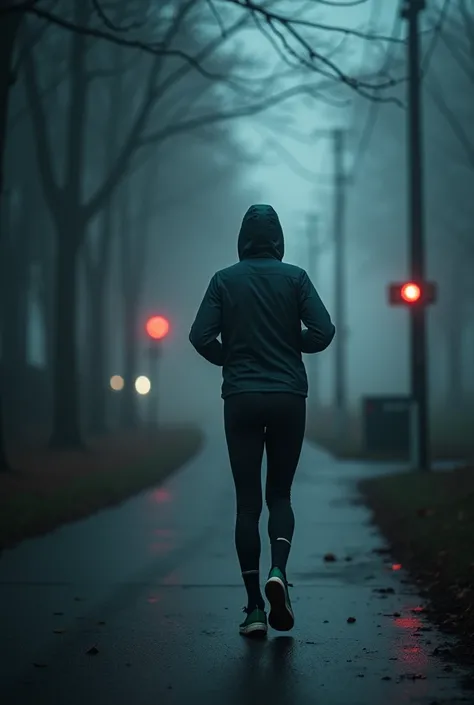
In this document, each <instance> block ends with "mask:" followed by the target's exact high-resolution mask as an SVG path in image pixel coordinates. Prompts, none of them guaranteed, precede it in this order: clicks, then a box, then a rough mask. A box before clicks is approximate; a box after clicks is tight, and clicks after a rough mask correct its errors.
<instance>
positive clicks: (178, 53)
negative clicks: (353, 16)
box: [0, 0, 395, 446]
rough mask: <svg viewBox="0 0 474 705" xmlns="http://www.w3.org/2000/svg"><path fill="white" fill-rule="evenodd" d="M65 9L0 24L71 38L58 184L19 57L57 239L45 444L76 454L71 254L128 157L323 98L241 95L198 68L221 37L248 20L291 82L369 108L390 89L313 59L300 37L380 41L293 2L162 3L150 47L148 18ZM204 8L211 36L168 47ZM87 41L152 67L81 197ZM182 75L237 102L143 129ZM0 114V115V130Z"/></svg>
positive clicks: (35, 6) (32, 11)
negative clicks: (295, 101) (193, 48)
mask: <svg viewBox="0 0 474 705" xmlns="http://www.w3.org/2000/svg"><path fill="white" fill-rule="evenodd" d="M132 4H133V3H132ZM72 5H73V14H72V16H71V17H69V16H66V15H59V14H57V12H56V11H55V6H54V5H53V6H52V7H51V6H50V3H48V2H41V0H36V1H35V0H25V2H21V1H18V2H8V1H7V2H3V3H2V4H1V5H0V15H2V14H3V15H4V18H3V19H2V24H4V19H5V18H6V20H7V23H11V27H12V28H14V31H13V32H10V37H12V38H13V39H14V38H15V36H16V34H17V31H18V27H19V24H20V19H21V18H23V17H24V16H25V15H29V16H31V15H34V16H36V17H37V18H41V19H43V20H44V21H47V22H48V23H50V24H53V25H55V26H56V27H58V28H61V29H63V30H65V31H67V32H69V33H70V52H69V60H68V64H69V93H70V104H69V110H68V115H67V119H66V129H67V136H66V142H65V146H66V149H65V154H66V164H65V168H64V175H63V178H62V179H61V178H59V177H58V174H57V169H56V157H55V151H56V145H54V144H53V140H52V136H51V133H50V130H49V129H48V119H47V112H46V106H45V103H44V101H43V92H42V89H41V85H40V80H39V76H38V69H37V64H36V61H35V50H34V49H32V50H31V51H27V52H26V53H25V56H24V57H22V67H23V69H24V72H23V75H24V77H25V84H26V89H27V94H28V99H29V105H30V109H31V111H32V114H33V116H34V129H35V140H36V147H37V153H38V158H39V165H40V170H41V174H42V184H43V189H44V196H45V200H46V203H47V204H48V208H49V210H50V213H51V215H52V218H53V222H54V226H55V233H56V245H57V260H56V273H55V292H56V293H55V332H56V336H55V344H54V360H53V370H54V422H53V434H52V438H51V443H52V445H56V446H57V445H67V446H77V445H81V442H82V441H81V434H80V430H79V410H78V394H77V355H76V349H75V347H76V346H75V343H76V340H75V321H76V309H77V296H76V288H77V282H76V275H77V260H78V255H79V252H80V251H81V248H82V246H83V244H84V242H85V239H86V234H87V231H88V226H89V224H90V223H91V222H92V221H93V219H94V218H96V217H97V215H98V214H99V213H100V212H101V211H102V210H103V209H104V208H107V207H108V204H109V202H110V198H111V197H112V195H113V194H114V192H115V190H116V189H117V188H118V187H119V185H120V182H121V180H122V179H123V177H124V175H125V174H126V171H127V168H128V167H129V165H130V163H131V161H132V159H133V158H134V155H135V154H136V152H137V150H139V149H140V148H143V147H144V146H149V145H151V144H154V143H156V142H159V141H162V140H164V139H167V138H169V137H170V136H173V135H179V134H181V133H183V132H185V131H188V130H190V129H196V128H199V127H201V126H203V125H209V124H216V123H218V122H222V121H225V120H230V119H235V118H236V117H239V116H244V115H252V114H255V113H257V112H259V111H262V110H265V109H266V108H268V107H271V106H273V105H277V104H278V103H280V102H281V101H283V100H285V99H288V98H291V97H293V96H295V95H298V94H300V93H304V92H306V93H307V94H309V95H311V96H321V97H322V96H323V91H322V84H321V82H319V83H316V84H314V83H310V82H309V83H307V84H301V81H300V80H298V83H297V84H296V85H293V86H291V87H289V88H288V87H287V88H285V89H284V90H281V91H279V92H277V93H274V92H273V93H272V91H271V90H270V91H269V92H267V94H266V95H265V96H264V97H259V96H261V94H262V92H261V87H262V85H264V83H263V82H262V81H260V82H254V86H253V90H252V89H250V90H249V88H248V84H249V76H245V75H242V76H238V75H235V76H229V75H228V74H227V75H225V74H222V73H219V71H217V70H214V71H212V70H210V69H209V68H208V67H207V66H206V61H207V59H208V58H209V57H210V56H211V55H212V54H213V53H214V52H215V51H217V50H218V49H219V48H220V47H221V46H223V45H224V44H225V43H226V42H227V41H228V40H229V38H231V37H233V36H235V35H236V34H237V33H238V31H240V29H242V28H243V27H245V26H247V25H248V23H249V22H254V23H256V25H257V26H258V28H259V30H260V31H261V32H262V33H263V34H264V35H265V36H267V37H269V39H270V41H271V42H272V45H273V46H274V47H275V49H276V51H277V52H278V53H279V54H280V55H281V57H282V59H283V60H285V61H286V62H287V63H289V64H290V66H291V67H292V69H293V70H294V71H295V76H298V77H300V75H301V73H300V71H301V67H303V68H305V69H308V70H310V71H312V72H316V73H317V74H318V75H319V76H324V77H325V78H326V79H327V80H326V83H325V84H324V85H325V86H327V83H328V81H333V80H335V81H336V82H339V83H340V84H342V85H345V86H347V87H348V88H349V89H351V90H354V91H356V92H358V93H360V94H361V95H364V96H366V97H367V98H370V99H372V100H376V101H385V100H391V98H390V97H388V98H387V97H385V95H384V90H385V89H386V88H390V87H392V86H393V85H394V83H395V81H393V80H392V79H386V78H383V79H381V78H377V77H375V78H374V80H360V79H357V80H355V79H353V78H351V77H350V76H348V75H347V74H346V73H345V72H344V71H342V70H341V69H340V68H339V67H338V65H337V64H336V63H335V62H334V60H333V58H332V56H331V52H329V51H328V52H327V53H326V54H321V53H319V52H317V51H315V50H314V49H313V48H312V47H313V45H315V42H314V41H312V40H310V39H308V38H307V32H309V31H311V32H319V33H324V34H326V35H327V34H328V33H331V34H334V36H342V37H344V36H347V35H353V36H358V37H359V38H361V39H367V40H374V41H377V40H379V39H380V37H377V36H375V35H373V34H370V33H366V32H362V31H355V30H347V29H345V28H343V27H331V26H329V25H323V24H321V23H318V22H317V21H316V20H314V19H312V18H309V19H301V17H300V15H301V8H302V7H303V5H302V4H300V3H299V4H298V5H299V7H298V11H296V10H295V12H294V13H292V14H291V16H286V15H283V14H281V13H278V12H277V11H276V9H275V8H276V7H277V5H278V3H276V2H262V3H260V4H258V5H257V4H256V3H252V2H247V1H246V2H238V1H237V0H235V1H234V0H221V2H214V3H212V2H208V3H198V2H197V1H196V0H187V2H180V3H177V4H176V3H162V9H163V10H166V15H167V17H169V11H170V9H172V6H175V8H176V12H175V14H174V16H173V17H172V19H171V21H169V22H168V24H167V26H166V31H165V32H164V34H161V35H160V37H159V39H158V40H157V39H156V38H155V37H153V31H151V38H148V39H147V40H146V41H145V40H143V39H140V38H138V36H137V32H143V30H144V28H145V27H147V25H148V26H149V15H144V16H143V17H142V18H141V19H140V21H133V22H128V23H127V22H124V23H120V22H118V21H114V22H112V21H111V20H110V18H109V16H108V14H107V13H106V11H105V9H104V6H103V5H102V4H101V3H99V2H98V1H94V2H90V3H89V2H86V1H85V0H82V1H80V0H73V2H72ZM304 5H306V6H308V3H304ZM204 6H205V7H206V8H207V10H208V11H209V16H208V20H207V22H208V26H209V27H211V26H213V27H214V29H215V28H217V29H218V36H217V37H214V38H213V39H212V40H210V41H209V42H208V43H207V44H206V45H205V46H204V47H203V48H202V49H201V50H199V51H198V52H197V53H194V54H193V53H187V52H185V51H183V50H182V49H181V48H180V47H179V46H174V45H173V39H174V38H175V36H176V35H177V34H178V33H179V31H180V28H181V26H182V25H183V23H184V20H185V19H186V17H187V16H188V15H189V14H190V13H191V11H192V10H197V11H198V12H199V13H200V14H199V18H201V16H202V12H203V7H204ZM231 6H233V9H234V10H235V11H237V12H238V13H239V15H238V16H237V17H235V14H232V13H228V10H229V9H232V8H231ZM155 19H156V17H155ZM153 29H154V28H153V27H152V30H153ZM145 34H146V32H145ZM91 37H92V38H95V39H102V40H105V41H108V42H112V43H115V44H117V45H120V46H124V47H128V48H130V49H137V50H140V51H141V52H143V53H144V54H148V55H150V57H151V64H150V69H149V72H148V80H147V85H146V88H145V91H144V93H143V98H142V102H141V105H140V107H139V109H138V110H137V112H136V115H135V119H134V120H133V123H132V124H131V126H130V129H129V132H128V134H127V135H126V136H125V138H124V140H123V143H122V145H121V149H120V150H119V152H118V154H117V155H116V158H115V160H114V162H113V164H112V165H111V167H110V169H109V171H108V173H107V175H106V176H105V178H104V180H103V182H102V183H101V184H99V185H98V187H97V188H96V190H95V192H94V193H92V194H90V195H89V197H88V198H86V197H85V191H86V189H85V183H84V174H85V171H86V170H85V169H84V167H85V159H86V150H85V142H86V126H87V120H86V117H87V114H88V108H89V99H90V90H89V89H90V83H91V80H93V75H92V74H93V72H92V71H91V69H90V67H89V66H88V62H87V46H88V44H87V42H88V41H89V39H90V38H91ZM13 39H12V42H11V44H10V45H9V49H8V51H7V50H6V49H5V57H6V58H5V57H4V61H3V62H2V66H3V67H4V66H5V65H7V59H8V61H10V60H11V56H12V47H13ZM295 46H296V49H295ZM3 49H4V45H3V43H2V50H3ZM165 57H167V58H168V59H169V60H174V61H179V62H181V65H180V66H179V68H177V69H176V70H175V71H171V72H169V73H168V74H167V75H166V76H165V78H164V79H163V80H162V81H161V82H157V78H158V77H160V76H161V73H162V68H163V61H164V58H165ZM10 64H11V61H10ZM190 71H196V72H199V73H201V74H202V75H203V76H205V77H206V78H207V79H208V80H213V81H220V82H225V83H226V84H227V86H228V88H229V90H231V91H233V92H234V95H235V96H236V100H234V101H233V104H232V105H231V106H230V107H229V109H227V110H225V111H222V112H220V113H216V112H209V113H208V114H206V113H201V114H196V115H191V116H190V117H189V118H187V119H184V120H181V121H178V122H176V123H174V124H173V123H169V124H167V125H162V126H161V127H160V128H159V129H158V130H154V131H153V132H149V131H147V127H148V125H149V122H150V117H151V116H152V115H153V111H154V109H155V107H156V105H157V103H158V101H160V104H161V103H162V101H163V97H164V96H166V94H167V92H168V91H169V90H170V88H171V87H173V86H174V85H175V84H176V82H178V81H179V80H181V79H182V78H183V77H185V76H187V75H189V73H190ZM4 78H5V77H4ZM0 79H1V76H0ZM0 82H2V81H0ZM8 85H9V83H8V81H6V80H3V82H2V86H1V87H0V88H1V91H0V92H1V93H2V94H5V96H6V95H7V94H8ZM272 85H274V84H270V88H272ZM0 97H1V96H0ZM3 107H4V106H3V103H2V104H1V105H0V110H1V112H2V115H3V118H4V117H5V110H3ZM2 115H0V126H1V118H2ZM0 147H1V142H0ZM0 154H1V151H0ZM104 222H105V221H104ZM104 228H105V226H104ZM106 244H107V238H105V240H104V245H106Z"/></svg>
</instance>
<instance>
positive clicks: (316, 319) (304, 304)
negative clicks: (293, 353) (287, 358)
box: [299, 271, 336, 353]
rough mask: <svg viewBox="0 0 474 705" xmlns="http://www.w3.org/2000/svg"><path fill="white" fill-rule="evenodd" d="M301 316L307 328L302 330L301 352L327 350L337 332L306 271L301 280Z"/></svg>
mask: <svg viewBox="0 0 474 705" xmlns="http://www.w3.org/2000/svg"><path fill="white" fill-rule="evenodd" d="M299 307H300V318H301V320H302V321H303V323H304V325H305V326H306V329H304V330H302V331H301V352H303V353H317V352H322V351H323V350H325V349H326V348H327V347H328V345H329V344H330V343H331V342H332V339H333V338H334V335H335V333H336V328H335V327H334V325H333V323H332V321H331V317H330V315H329V313H328V311H327V309H326V307H325V305H324V304H323V302H322V301H321V299H320V297H319V294H318V292H317V291H316V289H315V288H314V286H313V283H312V281H311V279H310V278H309V277H308V275H307V274H306V272H305V271H303V272H302V275H301V278H300V280H299Z"/></svg>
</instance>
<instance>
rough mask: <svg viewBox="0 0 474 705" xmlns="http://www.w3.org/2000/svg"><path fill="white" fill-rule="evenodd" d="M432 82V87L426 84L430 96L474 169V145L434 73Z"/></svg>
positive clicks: (431, 76) (432, 73) (431, 78)
mask: <svg viewBox="0 0 474 705" xmlns="http://www.w3.org/2000/svg"><path fill="white" fill-rule="evenodd" d="M430 82H431V85H430V83H425V85H426V89H427V91H428V93H429V95H430V96H431V98H432V100H433V102H434V103H435V105H436V107H437V108H438V110H439V111H440V113H441V114H442V115H443V116H444V118H445V119H446V120H447V122H448V124H449V126H450V127H451V130H452V131H453V133H454V135H455V136H456V138H457V139H458V141H459V142H460V144H461V145H462V147H463V148H464V151H465V156H466V158H467V160H468V162H469V164H470V166H471V167H472V168H474V144H473V143H472V142H471V140H470V139H469V135H468V133H467V132H466V130H465V129H464V127H463V125H462V124H461V122H460V121H459V119H458V117H457V115H456V113H455V112H454V111H453V110H452V108H451V107H450V105H449V103H448V101H447V100H446V99H445V97H444V95H443V90H442V87H441V84H440V82H439V80H438V78H437V77H436V75H435V74H434V72H433V71H431V75H430Z"/></svg>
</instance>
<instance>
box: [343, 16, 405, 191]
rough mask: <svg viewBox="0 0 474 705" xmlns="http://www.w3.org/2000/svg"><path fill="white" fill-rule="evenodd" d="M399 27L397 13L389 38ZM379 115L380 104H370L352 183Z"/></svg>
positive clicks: (389, 59) (385, 67)
mask: <svg viewBox="0 0 474 705" xmlns="http://www.w3.org/2000/svg"><path fill="white" fill-rule="evenodd" d="M400 25H401V18H400V15H399V14H398V12H397V13H396V14H395V19H394V21H393V26H392V31H391V37H392V39H395V38H396V37H397V36H398V34H399V31H400ZM394 51H395V47H394V45H392V46H391V48H390V49H389V51H388V52H387V55H386V58H385V61H384V63H383V66H382V69H381V70H382V71H383V72H385V71H388V69H389V67H390V64H391V63H392V60H393V55H394ZM379 114H380V103H371V104H370V105H369V109H368V115H367V120H366V121H365V125H364V127H363V129H362V133H361V137H360V140H359V144H358V147H357V150H356V156H355V158H354V162H353V165H352V171H351V176H350V178H351V180H352V181H353V180H354V179H355V174H356V173H357V171H358V169H359V166H360V164H361V163H362V161H363V159H364V157H365V154H366V152H367V150H368V148H369V147H370V143H371V141H372V137H373V134H374V130H375V126H376V124H377V120H378V117H379Z"/></svg>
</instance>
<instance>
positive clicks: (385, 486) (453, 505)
mask: <svg viewBox="0 0 474 705" xmlns="http://www.w3.org/2000/svg"><path fill="white" fill-rule="evenodd" d="M359 488H360V490H361V492H362V494H363V496H364V497H365V499H366V501H367V504H368V505H369V507H370V508H371V509H372V511H373V518H374V521H375V523H377V524H378V526H379V527H380V529H381V530H382V532H383V533H384V534H385V536H386V538H387V540H388V541H389V543H390V544H391V546H392V553H393V557H394V558H395V559H396V561H397V562H399V563H402V564H403V565H404V567H405V568H407V569H408V570H409V571H410V573H411V574H412V576H413V577H414V579H415V581H416V582H417V583H418V585H419V586H420V588H421V591H422V594H423V595H424V596H425V597H426V598H427V599H428V600H429V602H430V608H429V612H430V613H431V614H430V616H431V617H432V619H433V621H435V622H436V623H437V624H438V625H439V626H440V627H441V628H442V629H443V630H444V631H446V632H449V633H452V634H455V635H456V636H457V637H458V638H459V647H458V648H456V650H455V651H456V653H455V654H454V655H455V657H457V658H458V659H459V660H461V661H462V662H464V663H467V664H469V665H470V666H473V665H474V600H473V598H474V591H473V588H474V580H473V579H474V555H473V541H474V468H462V469H457V470H453V471H446V472H435V473H406V474H399V475H390V476H384V477H378V478H374V479H370V480H364V481H362V482H361V483H360V486H359ZM447 655H448V654H447Z"/></svg>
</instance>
